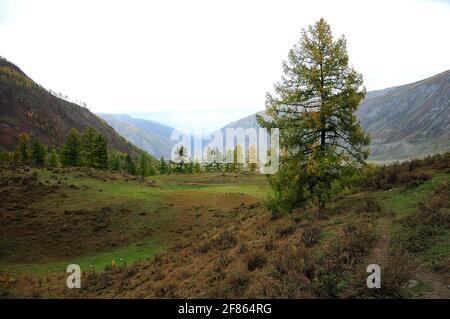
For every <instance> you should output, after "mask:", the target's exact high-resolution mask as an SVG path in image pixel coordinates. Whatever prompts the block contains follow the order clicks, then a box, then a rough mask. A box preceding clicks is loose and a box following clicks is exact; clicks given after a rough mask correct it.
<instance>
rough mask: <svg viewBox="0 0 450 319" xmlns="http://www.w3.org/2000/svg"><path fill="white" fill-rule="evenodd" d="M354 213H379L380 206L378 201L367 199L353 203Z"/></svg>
mask: <svg viewBox="0 0 450 319" xmlns="http://www.w3.org/2000/svg"><path fill="white" fill-rule="evenodd" d="M354 209H355V212H357V213H369V214H374V213H380V212H381V206H380V204H378V201H377V200H376V199H374V198H367V199H364V200H363V201H359V202H357V203H355V208H354Z"/></svg>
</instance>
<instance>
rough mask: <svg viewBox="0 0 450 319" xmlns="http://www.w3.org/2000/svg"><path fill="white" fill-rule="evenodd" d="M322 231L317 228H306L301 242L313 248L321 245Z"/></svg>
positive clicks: (310, 226)
mask: <svg viewBox="0 0 450 319" xmlns="http://www.w3.org/2000/svg"><path fill="white" fill-rule="evenodd" d="M321 232H322V231H321V229H320V228H319V227H317V226H312V225H309V226H306V227H305V229H304V230H303V232H302V236H301V241H302V242H303V243H304V244H305V246H306V247H312V246H314V245H316V244H318V243H319V239H320V234H321Z"/></svg>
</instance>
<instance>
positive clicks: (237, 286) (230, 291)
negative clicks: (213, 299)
mask: <svg viewBox="0 0 450 319" xmlns="http://www.w3.org/2000/svg"><path fill="white" fill-rule="evenodd" d="M249 283H250V276H249V274H248V272H247V271H245V270H244V269H242V267H237V268H236V269H233V270H232V271H231V272H230V273H229V274H228V276H227V280H226V281H225V285H224V288H223V293H224V296H225V297H226V298H240V297H243V296H244V294H245V292H246V290H247V288H248V285H249Z"/></svg>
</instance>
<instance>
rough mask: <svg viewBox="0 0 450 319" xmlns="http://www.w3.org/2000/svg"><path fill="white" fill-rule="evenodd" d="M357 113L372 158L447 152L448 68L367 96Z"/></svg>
mask: <svg viewBox="0 0 450 319" xmlns="http://www.w3.org/2000/svg"><path fill="white" fill-rule="evenodd" d="M357 116H358V118H359V120H360V122H361V125H362V127H363V128H364V129H365V130H367V131H368V132H369V133H370V136H371V145H370V147H371V158H372V159H374V160H386V159H387V160H400V159H407V158H411V157H424V156H426V155H431V154H435V153H441V152H445V151H450V70H448V71H446V72H443V73H440V74H437V75H435V76H433V77H430V78H427V79H424V80H422V81H418V82H415V83H411V84H407V85H402V86H399V87H395V88H392V89H389V90H388V91H387V92H385V93H384V94H381V95H375V96H370V95H368V97H367V98H366V99H365V100H364V102H363V103H362V104H361V105H360V107H359V109H358V111H357Z"/></svg>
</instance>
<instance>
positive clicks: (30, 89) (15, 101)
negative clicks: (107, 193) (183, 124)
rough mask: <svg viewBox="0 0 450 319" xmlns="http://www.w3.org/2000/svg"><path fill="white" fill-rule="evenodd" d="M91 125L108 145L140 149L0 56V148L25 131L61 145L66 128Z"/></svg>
mask: <svg viewBox="0 0 450 319" xmlns="http://www.w3.org/2000/svg"><path fill="white" fill-rule="evenodd" d="M87 126H91V127H92V128H94V129H95V130H97V131H98V132H100V133H101V134H103V135H105V137H106V139H107V141H108V147H109V148H114V149H117V150H119V151H121V152H126V153H130V154H131V155H133V156H137V155H138V154H139V153H141V152H142V151H141V150H140V149H138V148H137V147H136V146H134V145H132V144H131V143H130V142H128V141H126V140H125V139H124V138H123V137H121V136H120V135H119V134H117V132H116V131H114V129H113V128H112V127H111V126H109V125H108V124H107V123H106V122H105V121H103V120H102V119H100V118H99V117H97V116H96V115H94V114H93V113H92V112H90V111H89V110H88V109H87V108H84V107H81V106H79V105H77V104H74V103H71V102H68V101H66V100H63V99H61V98H58V97H56V96H54V95H53V94H52V93H50V92H49V91H47V90H46V89H44V88H43V87H42V86H40V85H39V84H37V83H36V82H34V81H33V80H32V79H30V78H29V77H28V76H27V75H26V74H25V73H24V72H23V71H22V70H21V69H20V68H19V67H17V66H16V65H14V64H13V63H11V62H9V61H7V60H6V59H4V58H1V57H0V149H3V150H12V149H14V147H15V146H16V144H17V143H18V135H19V133H21V132H25V133H27V134H28V135H30V137H31V138H36V139H38V140H40V141H41V142H43V143H44V144H46V145H51V146H62V145H63V144H64V142H65V138H66V136H67V133H68V132H69V129H70V128H72V127H74V128H76V129H78V130H79V131H82V130H84V128H85V127H87Z"/></svg>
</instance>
